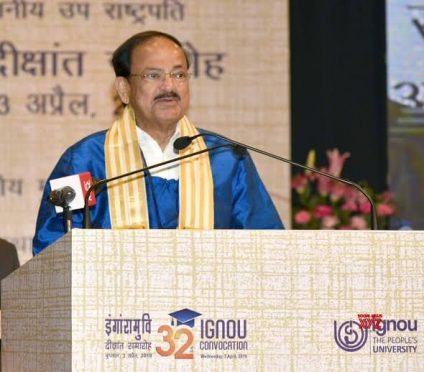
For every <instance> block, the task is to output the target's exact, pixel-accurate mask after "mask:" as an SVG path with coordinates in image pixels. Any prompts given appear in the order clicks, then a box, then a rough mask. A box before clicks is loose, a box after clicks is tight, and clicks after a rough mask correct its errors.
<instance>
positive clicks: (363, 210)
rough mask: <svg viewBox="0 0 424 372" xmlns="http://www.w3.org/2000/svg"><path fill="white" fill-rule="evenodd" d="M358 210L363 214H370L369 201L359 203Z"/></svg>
mask: <svg viewBox="0 0 424 372" xmlns="http://www.w3.org/2000/svg"><path fill="white" fill-rule="evenodd" d="M359 210H360V211H361V213H364V214H370V213H371V204H370V202H369V201H368V200H367V201H365V202H363V203H360V204H359Z"/></svg>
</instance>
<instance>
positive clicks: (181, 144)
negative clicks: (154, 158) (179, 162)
mask: <svg viewBox="0 0 424 372" xmlns="http://www.w3.org/2000/svg"><path fill="white" fill-rule="evenodd" d="M192 141H193V138H192V137H189V136H182V137H178V138H177V139H176V140H175V141H174V149H175V150H184V149H185V148H186V147H188V146H189V145H190V144H191V142H192Z"/></svg>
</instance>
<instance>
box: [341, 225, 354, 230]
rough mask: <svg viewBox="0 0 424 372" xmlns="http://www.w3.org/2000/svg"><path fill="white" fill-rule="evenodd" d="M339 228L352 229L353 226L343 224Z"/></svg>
mask: <svg viewBox="0 0 424 372" xmlns="http://www.w3.org/2000/svg"><path fill="white" fill-rule="evenodd" d="M339 230H352V226H349V225H342V226H340V227H339Z"/></svg>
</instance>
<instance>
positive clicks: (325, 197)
mask: <svg viewBox="0 0 424 372" xmlns="http://www.w3.org/2000/svg"><path fill="white" fill-rule="evenodd" d="M349 157H350V153H348V152H345V153H343V154H341V153H340V152H339V150H338V149H333V150H328V151H327V158H328V166H326V167H322V168H320V170H321V171H323V172H326V173H329V174H331V175H333V176H336V177H340V175H341V173H342V170H343V166H344V163H345V161H346V159H348V158H349ZM307 164H308V166H310V167H314V166H315V152H314V151H313V150H312V151H311V152H310V153H309V155H308V161H307ZM360 186H361V187H362V188H363V189H364V190H365V191H366V192H367V193H368V195H369V196H370V197H371V198H372V200H373V201H374V203H375V205H376V210H377V223H378V228H379V229H387V228H388V223H389V217H390V216H392V215H393V214H394V213H395V205H394V201H393V194H392V193H390V192H388V191H385V192H383V193H381V194H377V193H375V192H373V190H372V189H371V188H370V187H369V186H368V185H367V184H366V183H364V182H362V183H360ZM292 190H293V227H294V228H295V229H317V230H319V229H340V230H342V229H343V230H352V229H354V230H364V229H369V228H370V224H371V218H370V212H371V206H370V203H369V202H368V199H367V198H366V197H365V196H364V195H363V194H362V193H361V192H360V191H359V190H357V189H356V188H354V187H353V186H350V185H346V184H344V183H342V182H338V181H335V180H332V179H330V178H327V177H324V176H321V175H319V174H316V173H313V172H309V171H304V172H303V173H298V174H296V175H295V176H294V177H293V179H292Z"/></svg>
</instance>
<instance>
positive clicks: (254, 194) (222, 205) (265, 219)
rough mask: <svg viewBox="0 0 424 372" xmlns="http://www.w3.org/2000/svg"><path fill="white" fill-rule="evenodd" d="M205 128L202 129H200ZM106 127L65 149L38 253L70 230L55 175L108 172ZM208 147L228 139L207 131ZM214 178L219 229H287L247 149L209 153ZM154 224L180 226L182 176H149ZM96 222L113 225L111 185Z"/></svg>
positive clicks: (76, 217) (94, 212) (79, 217)
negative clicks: (56, 201)
mask: <svg viewBox="0 0 424 372" xmlns="http://www.w3.org/2000/svg"><path fill="white" fill-rule="evenodd" d="M199 131H200V132H202V130H199ZM105 134H106V131H101V132H97V133H94V134H92V135H90V136H88V137H86V138H84V139H82V140H81V141H79V142H78V143H76V144H75V145H73V146H72V147H70V148H69V149H68V150H66V151H65V153H64V154H63V155H62V157H61V158H60V159H59V161H58V163H57V164H56V166H55V168H54V169H53V172H52V173H51V175H50V177H49V179H48V180H47V182H46V185H45V187H44V192H43V197H42V200H41V205H40V209H39V213H38V218H37V225H36V231H35V236H34V239H33V254H34V255H36V254H38V253H39V252H41V251H42V250H43V249H44V248H46V247H48V246H49V245H50V244H52V243H53V242H54V241H56V240H57V239H59V238H60V237H61V236H63V235H64V233H65V231H64V224H63V216H62V214H57V213H56V212H55V209H54V206H53V205H52V204H51V203H50V202H49V201H48V194H49V193H50V191H51V189H50V185H49V180H50V179H55V178H60V177H65V176H70V175H74V174H79V173H83V172H87V171H88V172H90V173H91V176H92V177H95V178H97V179H104V178H106V170H105V154H104V142H105ZM204 139H205V142H206V146H207V147H212V146H215V145H218V144H220V143H224V142H223V140H220V139H218V138H214V137H205V138H204ZM209 157H210V162H211V169H212V177H213V184H214V210H215V217H214V218H215V229H283V228H284V227H283V224H282V222H281V220H280V218H279V216H278V213H277V211H276V209H275V206H274V204H273V203H272V200H271V198H270V196H269V195H268V192H267V191H266V189H265V187H264V185H263V183H262V181H261V179H260V178H259V175H258V173H257V171H256V168H255V165H254V164H253V161H252V159H251V157H250V155H249V154H248V153H247V152H244V153H242V154H240V152H236V151H234V150H233V149H232V148H230V147H224V148H221V149H218V150H214V151H211V152H210V153H209ZM145 179H146V193H147V202H148V211H149V224H150V228H152V229H175V228H176V227H177V225H178V213H179V200H178V198H179V192H178V189H179V185H178V181H177V180H166V179H164V178H161V177H155V176H151V177H145ZM90 213H91V221H92V227H93V228H99V229H110V228H111V223H110V216H109V206H108V196H107V188H106V187H104V188H103V189H101V191H100V192H98V194H96V205H94V206H93V207H91V210H90ZM72 223H73V227H74V228H82V227H83V211H82V210H76V211H73V217H72Z"/></svg>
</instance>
